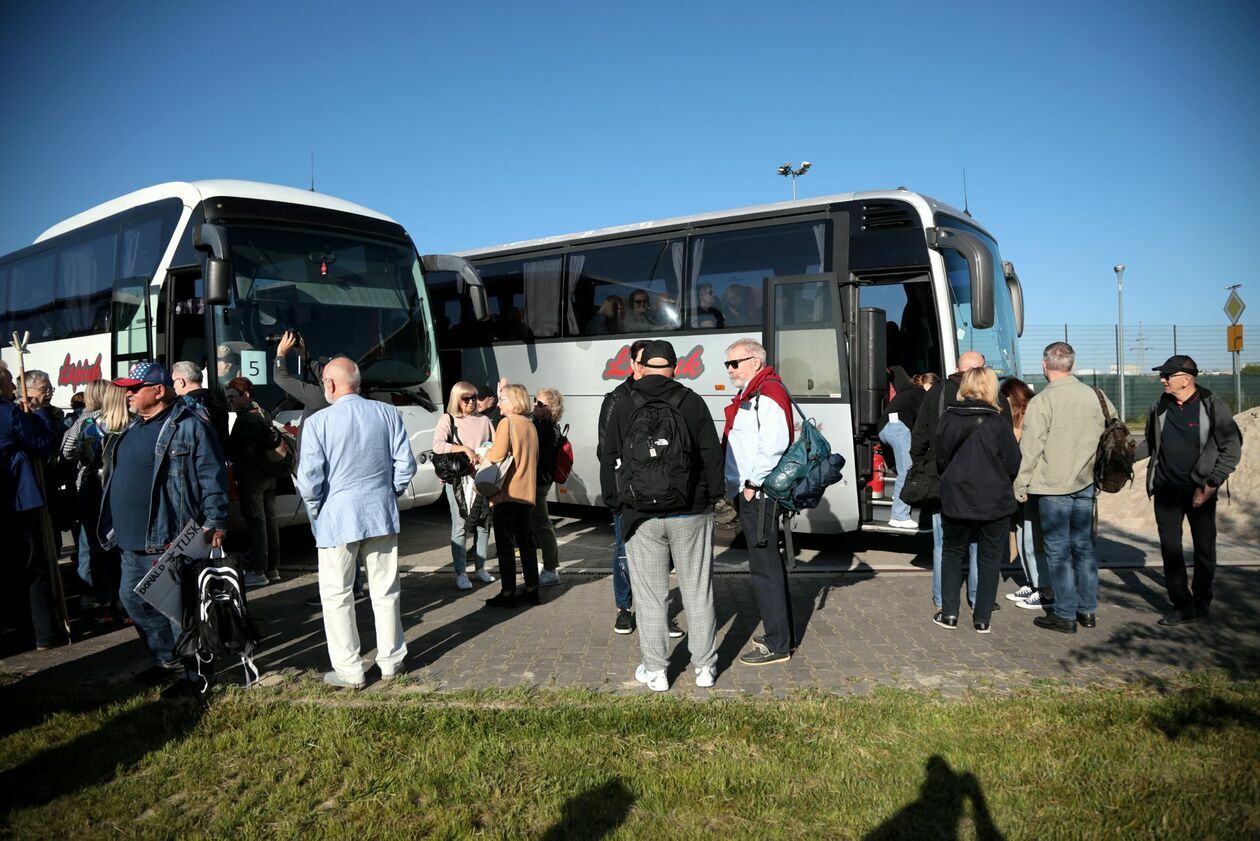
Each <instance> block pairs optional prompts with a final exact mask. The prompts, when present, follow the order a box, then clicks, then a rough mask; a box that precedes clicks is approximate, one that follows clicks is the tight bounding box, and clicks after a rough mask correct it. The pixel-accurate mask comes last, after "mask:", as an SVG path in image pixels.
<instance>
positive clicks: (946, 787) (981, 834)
mask: <svg viewBox="0 0 1260 841" xmlns="http://www.w3.org/2000/svg"><path fill="white" fill-rule="evenodd" d="M924 773H925V774H926V776H925V777H924V779H923V785H922V786H921V787H920V788H919V799H918V800H915V801H914V802H913V803H911V804H909V805H908V806H906V807H905V808H903V809H902V810H901V811H900V812H898V813H897V814H895V815H893V816H892V817H891V818H889V819H888V820H886V821H884V822H883V823H882V824H880V825H879V826H877V827H876V828H875V829H873V830H872V831H871V832H870V833H868V834H867V835H866V841H896V839H912V838H958V828H959V825H960V824H961V823H962V820H963V817H964V816H965V815H966V810H967V807H968V805H970V808H971V821H972V823H973V824H974V825H975V830H976V838H977V839H980V841H1000V840H1001V839H1003V838H1004V837H1005V836H1003V835H1002V833H1001V832H1000V831H999V830H998V828H997V827H996V826H995V825H994V823H993V816H992V815H990V814H989V806H988V803H987V801H986V800H985V798H984V791H983V790H982V789H981V788H980V781H979V780H977V779H976V778H975V776H974V775H972V774H970V773H962V774H959V773H956V772H955V771H954V769H953V768H950V767H949V763H948V762H946V761H945V759H944V758H943V757H941V756H932V757H929V758H928V761H927V764H926V767H925V770H924Z"/></svg>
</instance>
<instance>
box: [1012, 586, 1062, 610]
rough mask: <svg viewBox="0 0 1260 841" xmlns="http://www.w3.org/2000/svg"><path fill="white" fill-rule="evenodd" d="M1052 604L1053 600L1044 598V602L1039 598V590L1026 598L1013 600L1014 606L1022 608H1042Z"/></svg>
mask: <svg viewBox="0 0 1260 841" xmlns="http://www.w3.org/2000/svg"><path fill="white" fill-rule="evenodd" d="M1050 604H1053V601H1052V600H1050V599H1046V600H1045V601H1044V602H1043V601H1042V598H1041V591H1040V590H1038V591H1037V592H1035V593H1033V594H1032V595H1031V596H1029V597H1028V598H1026V599H1021V600H1020V601H1017V602H1015V606H1016V607H1022V608H1023V609H1024V610H1043V609H1045V607H1046V606H1047V605H1050Z"/></svg>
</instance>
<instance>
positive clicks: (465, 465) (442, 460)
mask: <svg viewBox="0 0 1260 841" xmlns="http://www.w3.org/2000/svg"><path fill="white" fill-rule="evenodd" d="M447 417H448V418H451V434H450V435H449V436H447V439H446V443H448V444H463V443H464V442H463V441H461V440H459V430H458V429H456V428H455V418H453V417H451V415H450V414H449V413H448V414H447ZM430 460H431V461H432V462H433V472H434V473H435V474H437V477H438V479H439V480H440V481H442V482H447V483H450V482H455V481H457V480H458V479H461V478H463V477H464V476H471V475H472V472H473V467H472V461H471V460H469V458H468V455H467V454H466V453H434V454H433V456H432V458H431V459H430Z"/></svg>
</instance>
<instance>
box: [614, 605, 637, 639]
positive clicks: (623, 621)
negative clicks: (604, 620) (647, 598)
mask: <svg viewBox="0 0 1260 841" xmlns="http://www.w3.org/2000/svg"><path fill="white" fill-rule="evenodd" d="M613 633H614V634H633V633H634V614H633V613H631V612H630V611H629V610H628V609H627V608H624V607H623V608H619V609H618V610H617V621H616V622H614V623H613Z"/></svg>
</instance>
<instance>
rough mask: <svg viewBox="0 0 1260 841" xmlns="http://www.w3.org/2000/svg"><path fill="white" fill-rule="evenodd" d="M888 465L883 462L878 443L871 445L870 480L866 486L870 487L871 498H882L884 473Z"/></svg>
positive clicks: (882, 454)
mask: <svg viewBox="0 0 1260 841" xmlns="http://www.w3.org/2000/svg"><path fill="white" fill-rule="evenodd" d="M887 470H888V466H887V465H886V464H884V453H883V451H882V450H881V449H880V446H879V444H874V445H872V447H871V480H870V482H868V483H867V485H866V486H867V487H868V488H870V489H871V499H883V498H884V473H885V472H887Z"/></svg>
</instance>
